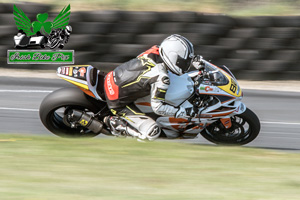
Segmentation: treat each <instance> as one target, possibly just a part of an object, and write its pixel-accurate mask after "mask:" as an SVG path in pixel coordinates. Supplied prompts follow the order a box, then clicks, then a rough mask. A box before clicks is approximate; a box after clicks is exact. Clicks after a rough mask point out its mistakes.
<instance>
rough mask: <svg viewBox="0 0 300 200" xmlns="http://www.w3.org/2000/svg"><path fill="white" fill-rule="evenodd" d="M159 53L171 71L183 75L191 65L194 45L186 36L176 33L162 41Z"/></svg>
mask: <svg viewBox="0 0 300 200" xmlns="http://www.w3.org/2000/svg"><path fill="white" fill-rule="evenodd" d="M159 54H160V56H161V58H162V60H163V61H164V63H165V64H166V65H167V67H168V69H169V70H170V71H171V72H173V73H174V74H176V75H182V74H183V73H185V72H187V71H188V70H189V68H190V66H191V62H192V58H193V57H194V47H193V44H192V43H191V42H190V41H189V40H188V39H186V38H185V37H183V36H181V35H177V34H174V35H171V36H169V37H167V38H166V39H165V40H164V41H163V42H162V43H161V45H160V47H159Z"/></svg>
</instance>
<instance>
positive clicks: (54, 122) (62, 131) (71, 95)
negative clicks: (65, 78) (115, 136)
mask: <svg viewBox="0 0 300 200" xmlns="http://www.w3.org/2000/svg"><path fill="white" fill-rule="evenodd" d="M93 101H96V100H94V99H92V97H89V96H87V95H85V94H84V93H83V92H82V91H81V90H79V89H78V88H62V89H59V90H56V91H54V92H52V93H50V94H49V95H48V96H46V97H45V99H44V100H43V101H42V103H41V105H40V110H39V114H40V119H41V121H42V123H43V124H44V126H45V127H46V128H47V129H48V130H49V131H50V132H52V133H53V134H55V135H57V136H60V137H73V138H74V137H75V138H76V137H77V138H78V137H94V136H96V135H98V134H99V133H94V132H92V131H90V130H88V129H86V128H84V127H78V128H71V127H70V126H68V125H67V123H65V122H64V115H65V114H66V112H67V110H69V109H77V110H81V111H84V112H86V113H91V114H92V113H97V112H98V111H99V110H100V108H103V107H104V106H106V103H104V102H100V101H96V102H93Z"/></svg>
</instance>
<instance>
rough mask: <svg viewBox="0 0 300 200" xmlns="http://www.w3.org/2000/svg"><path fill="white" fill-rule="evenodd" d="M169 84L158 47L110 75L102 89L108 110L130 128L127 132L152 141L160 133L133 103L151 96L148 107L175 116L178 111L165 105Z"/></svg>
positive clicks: (158, 112)
mask: <svg viewBox="0 0 300 200" xmlns="http://www.w3.org/2000/svg"><path fill="white" fill-rule="evenodd" d="M169 85H170V79H169V77H168V73H167V67H166V66H165V64H164V63H163V61H162V59H161V58H160V55H159V47H158V46H153V47H152V48H150V49H149V50H147V51H145V52H144V53H142V54H140V55H139V56H137V58H134V59H132V60H130V61H128V62H126V63H124V64H122V65H120V66H118V67H117V68H116V69H115V70H114V71H111V72H109V73H108V74H107V75H106V77H105V82H104V88H105V95H106V100H107V104H108V107H109V108H110V109H111V112H112V113H113V114H114V115H117V116H119V117H120V118H122V119H123V120H125V121H126V122H127V123H128V124H129V125H130V126H131V127H133V129H132V128H129V127H127V126H126V125H123V128H124V129H125V126H126V127H127V129H126V131H127V133H128V134H130V135H132V136H136V137H139V138H141V139H148V140H154V139H156V138H157V137H158V136H159V134H160V129H159V127H158V126H157V124H156V122H155V121H154V120H153V119H152V118H150V117H148V116H146V115H145V114H144V113H142V112H141V111H140V110H139V109H138V108H137V107H136V106H135V104H134V103H133V102H134V101H135V100H137V99H139V98H142V97H145V96H148V95H149V94H150V96H151V107H152V109H153V111H154V113H156V114H157V115H163V116H174V115H175V114H176V112H177V111H178V108H175V107H174V106H172V105H169V104H167V103H165V102H164V100H165V95H166V91H167V89H168V87H169Z"/></svg>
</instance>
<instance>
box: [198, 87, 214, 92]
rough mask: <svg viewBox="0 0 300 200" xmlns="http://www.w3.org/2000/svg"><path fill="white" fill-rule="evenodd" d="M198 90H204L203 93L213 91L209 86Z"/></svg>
mask: <svg viewBox="0 0 300 200" xmlns="http://www.w3.org/2000/svg"><path fill="white" fill-rule="evenodd" d="M200 90H204V91H205V92H209V91H210V92H212V91H214V88H211V87H210V86H205V87H204V86H201V87H200Z"/></svg>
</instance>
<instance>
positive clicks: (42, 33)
mask: <svg viewBox="0 0 300 200" xmlns="http://www.w3.org/2000/svg"><path fill="white" fill-rule="evenodd" d="M70 9H71V6H70V4H69V5H68V6H65V7H64V8H63V9H62V10H61V12H60V13H59V14H58V15H57V16H56V17H55V18H54V19H53V20H52V21H50V20H49V19H48V16H49V15H48V13H38V14H37V15H36V19H35V20H33V21H31V20H30V19H29V18H28V16H27V15H26V14H25V13H24V12H23V11H22V9H21V8H19V7H17V6H16V5H14V7H13V15H14V20H15V24H16V26H17V29H18V32H17V33H16V35H15V36H14V37H13V40H14V47H15V48H16V49H30V50H8V51H7V63H8V64H74V62H75V60H74V50H64V51H63V50H60V49H63V48H64V46H65V45H66V44H67V43H68V42H69V39H70V35H71V32H72V27H71V26H70V25H69V20H70V14H71V11H70ZM45 48H48V49H50V50H44V49H45ZM32 49H34V50H32ZM58 49H59V50H58Z"/></svg>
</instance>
